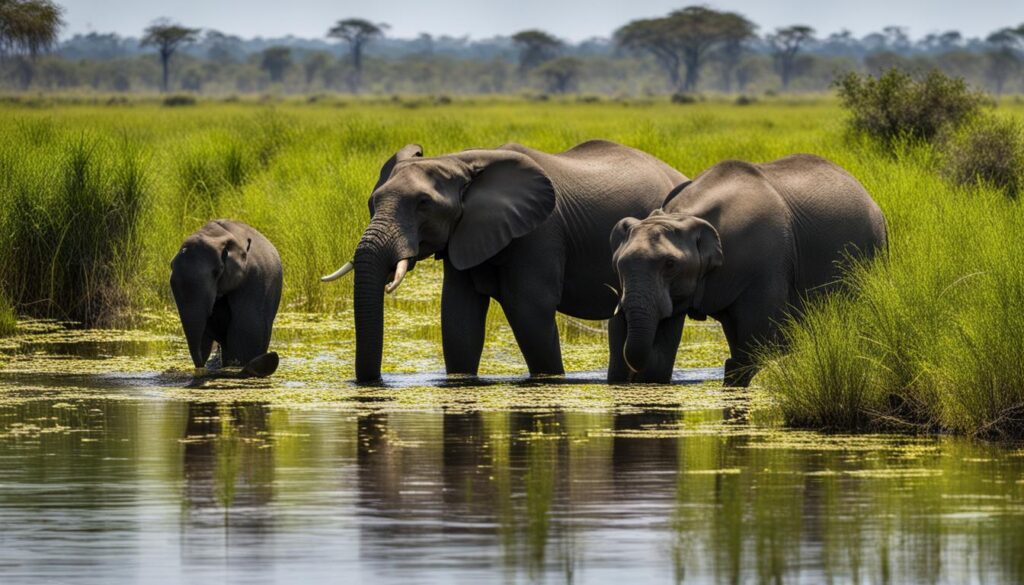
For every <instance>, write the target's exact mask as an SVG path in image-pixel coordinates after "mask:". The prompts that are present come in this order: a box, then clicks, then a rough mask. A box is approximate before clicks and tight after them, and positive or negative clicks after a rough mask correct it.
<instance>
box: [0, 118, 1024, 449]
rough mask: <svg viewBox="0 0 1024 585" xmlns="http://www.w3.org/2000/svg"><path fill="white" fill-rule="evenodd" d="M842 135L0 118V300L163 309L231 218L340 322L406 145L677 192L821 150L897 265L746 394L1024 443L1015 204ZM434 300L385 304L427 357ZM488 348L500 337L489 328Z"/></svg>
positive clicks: (673, 125) (593, 122) (645, 125)
mask: <svg viewBox="0 0 1024 585" xmlns="http://www.w3.org/2000/svg"><path fill="white" fill-rule="evenodd" d="M998 112H999V114H1000V115H1014V116H1021V115H1022V113H1024V104H1020V103H1017V102H1015V101H1005V102H1003V104H1002V105H1001V107H1000V108H999V110H998ZM842 120H843V113H842V112H841V110H840V109H839V107H838V106H837V105H836V104H835V103H834V102H831V101H829V100H820V99H819V100H812V101H808V102H804V103H796V102H783V101H779V102H763V103H757V104H754V105H749V106H737V105H734V104H732V103H726V102H707V103H699V104H693V105H686V106H679V105H671V104H667V103H640V104H637V103H634V104H629V105H624V104H618V103H594V104H589V103H588V104H582V103H575V102H550V103H528V102H523V101H516V100H499V101H495V102H484V101H480V102H472V103H470V102H466V103H462V102H456V103H454V104H448V105H443V104H435V103H433V102H430V101H429V100H424V101H422V102H417V103H416V105H415V107H410V106H409V104H406V103H402V102H399V103H389V102H386V101H379V102H373V103H362V102H346V103H344V104H341V105H339V104H338V103H322V102H320V103H298V102H289V103H278V104H274V105H267V104H258V103H200V104H199V105H197V106H193V107H181V108H166V107H161V106H160V105H159V104H156V103H129V104H114V105H111V106H103V105H94V104H82V105H73V104H60V105H43V106H38V107H37V106H27V105H24V104H16V103H8V104H0V135H2V136H4V137H6V138H7V139H6V140H5V141H3V142H2V144H0V171H2V172H0V210H2V211H0V254H2V255H3V262H2V264H0V283H2V286H3V292H4V296H6V297H7V298H9V299H10V300H11V302H12V303H13V305H14V307H15V308H16V310H17V312H18V313H20V314H28V315H44V316H54V317H60V318H72V319H76V320H80V321H84V322H87V323H97V324H110V323H112V324H123V323H130V322H132V320H133V317H134V316H136V315H138V314H140V313H142V312H145V311H152V310H157V311H163V310H167V309H169V308H170V307H171V301H170V293H169V290H168V287H167V284H166V280H167V276H168V262H169V261H170V258H171V257H172V255H173V254H174V252H175V250H176V249H177V247H178V245H179V243H180V242H181V240H182V238H183V237H184V236H185V235H187V234H188V233H190V232H191V231H193V230H195V229H197V228H198V227H199V226H200V225H202V224H203V223H204V222H205V221H206V220H208V219H210V218H214V217H231V218H237V219H241V220H243V221H247V222H249V223H251V224H252V225H254V226H256V227H257V228H258V229H260V230H261V231H262V232H263V233H265V234H266V235H267V236H268V237H269V238H270V239H271V240H272V241H273V242H274V243H275V244H276V246H277V247H278V249H279V250H280V252H281V255H282V258H283V261H284V264H285V281H286V284H285V291H284V304H285V306H286V308H287V309H288V310H291V311H300V312H339V311H344V310H346V309H347V308H348V303H349V297H350V292H351V289H350V287H351V281H350V280H343V281H340V282H338V283H335V284H334V285H332V286H324V285H321V284H320V283H319V282H318V281H317V277H318V276H319V275H320V274H324V273H327V272H329V271H331V270H333V269H334V268H336V267H337V266H338V265H339V264H341V263H342V262H344V261H345V260H347V259H349V258H350V257H351V254H352V251H353V249H354V247H355V244H356V241H357V239H358V237H359V235H360V233H361V232H362V229H363V227H364V226H365V223H366V221H367V213H366V198H367V196H368V195H369V189H370V187H371V186H372V184H373V182H374V180H375V178H376V176H377V173H378V170H379V167H380V164H381V163H382V162H383V161H384V160H385V159H386V158H387V157H388V156H390V155H391V154H392V153H393V152H394V151H395V150H396V149H398V148H400V147H401V146H403V145H404V144H406V143H409V142H418V143H420V144H422V145H423V146H424V149H425V151H426V153H427V154H428V155H431V154H439V153H444V152H448V151H453V150H458V149H462V148H469V147H487V146H497V145H500V144H503V143H505V142H513V141H514V142H521V143H524V144H528V145H530V146H533V147H536V148H540V149H544V150H550V151H557V150H562V149H565V148H568V147H570V146H572V145H574V144H576V143H578V142H581V141H583V140H587V139H591V138H607V139H612V140H617V141H620V142H623V143H625V144H629V145H631V146H635V147H637V148H640V149H643V150H646V151H649V152H651V153H653V154H655V155H657V156H659V157H661V158H662V159H664V160H666V161H667V162H669V163H670V164H672V165H674V166H675V167H677V168H678V169H680V170H681V171H683V172H684V173H686V174H687V175H690V176H694V175H696V174H697V173H699V172H700V171H701V170H703V169H705V168H707V167H709V166H711V165H712V164H714V163H716V162H718V161H720V160H722V159H726V158H740V159H746V160H752V161H766V160H771V159H773V158H776V157H779V156H783V155H786V154H790V153H793V152H813V153H816V154H820V155H822V156H825V157H828V158H830V159H832V160H834V161H836V162H837V163H839V164H840V165H842V166H844V167H845V168H847V169H848V170H849V171H850V172H852V173H853V174H854V175H855V176H857V177H858V178H859V179H860V180H861V181H862V182H863V183H864V185H865V186H866V187H867V189H868V190H869V191H870V192H871V193H872V194H873V195H874V196H875V198H876V199H877V200H878V201H879V203H880V204H881V206H882V208H883V209H884V211H885V212H886V215H887V217H888V220H889V223H890V233H891V248H892V253H891V256H890V257H889V258H888V259H887V260H885V261H883V262H880V263H879V265H878V266H876V267H874V269H872V270H870V271H864V272H861V273H858V274H856V275H854V278H856V279H857V280H858V281H859V284H860V288H861V289H862V292H861V293H860V295H859V297H857V298H856V299H837V300H835V301H833V302H831V303H830V304H828V305H825V306H822V307H819V308H817V309H816V310H814V311H812V312H811V314H810V317H809V319H808V320H807V321H806V323H805V324H804V325H802V326H799V327H793V328H791V330H790V331H791V335H792V337H793V348H794V351H793V352H792V353H791V354H790V355H788V356H786V357H782V358H777V359H773V360H772V361H771V363H770V364H769V368H768V370H767V371H766V373H765V374H763V375H762V376H760V377H759V378H758V381H759V382H760V383H762V384H765V385H767V386H769V387H770V388H771V389H772V391H773V392H774V393H775V394H776V395H777V396H778V397H779V400H780V404H781V406H782V410H783V413H784V414H785V416H786V419H787V421H788V422H790V423H791V424H800V425H811V426H824V427H834V428H864V427H876V426H880V425H895V426H901V427H905V426H908V425H909V426H910V427H911V428H922V427H923V428H932V429H934V428H942V429H950V430H955V431H959V432H968V433H974V432H984V433H993V434H999V433H1014V432H1017V431H1019V430H1020V426H1021V425H1020V418H1019V416H1020V413H1021V408H1020V405H1021V404H1022V403H1024V366H1022V365H1021V364H1022V363H1024V317H1021V316H1020V314H1019V309H1020V308H1021V307H1024V268H1022V260H1024V257H1022V256H1024V251H1022V246H1021V244H1020V237H1019V234H1020V233H1021V228H1022V227H1024V225H1022V224H1024V218H1022V212H1021V211H1020V205H1019V204H1017V203H1014V202H1011V201H1008V200H1006V199H1005V198H1003V197H1001V196H999V195H998V194H997V193H994V192H989V191H987V190H985V189H983V188H974V187H965V188H953V187H951V186H950V184H949V183H948V182H947V181H946V180H945V179H943V178H942V177H941V176H940V173H939V172H938V171H937V170H936V169H937V167H938V164H937V161H936V159H935V156H936V155H935V154H934V153H933V152H932V151H931V150H930V149H929V148H928V147H917V148H908V149H903V150H901V151H900V152H899V153H898V154H897V155H895V156H892V155H889V154H885V153H882V152H880V151H879V150H877V149H876V148H874V147H872V146H870V145H868V144H866V143H858V142H856V141H854V142H851V141H849V140H846V139H845V136H844V132H843V128H842ZM409 285H411V286H409ZM439 285H440V270H439V266H437V263H423V264H421V265H420V266H419V267H417V269H416V271H415V272H414V273H413V274H412V275H411V276H410V282H409V283H408V285H407V286H404V287H403V288H402V290H401V291H400V293H399V294H398V295H397V297H396V298H392V299H389V301H388V302H389V303H391V304H392V305H403V304H404V305H405V306H406V307H407V308H408V309H409V311H411V312H412V313H414V314H422V316H423V319H422V326H421V327H420V326H418V327H417V328H416V331H417V332H419V333H418V334H419V335H421V336H422V339H424V340H429V342H430V343H433V344H435V345H436V342H437V336H438V332H437V326H436V325H437V323H436V316H437V314H438V313H437V305H438V295H439V290H440V286H439ZM497 319H498V321H499V324H500V317H497ZM573 331H575V330H574V329H572V328H566V331H565V333H566V335H567V336H568V338H569V340H570V341H572V340H573V339H574V337H573V336H574V335H578V336H579V338H582V337H586V341H587V343H583V344H579V345H578V347H577V346H576V344H574V343H570V344H567V345H568V347H567V348H566V350H565V351H566V355H567V360H569V361H572V360H573V359H575V358H574V357H573V352H577V351H586V352H588V353H594V352H600V351H601V347H602V346H603V343H602V342H601V341H600V339H598V338H597V337H596V336H593V335H592V334H588V333H574V332H573ZM491 335H492V336H506V337H507V336H508V332H507V331H506V330H502V329H500V327H499V326H498V325H496V326H495V327H492V328H491ZM591 337H593V339H591ZM413 341H416V340H415V339H402V340H391V341H390V342H393V343H396V344H397V343H407V342H413ZM598 357H600V358H601V359H597V358H596V357H594V356H589V355H588V356H587V358H586V359H583V360H581V363H587V364H591V363H596V362H598V361H603V356H598ZM685 359H686V356H684V355H681V356H680V361H681V362H682V361H684V360H685Z"/></svg>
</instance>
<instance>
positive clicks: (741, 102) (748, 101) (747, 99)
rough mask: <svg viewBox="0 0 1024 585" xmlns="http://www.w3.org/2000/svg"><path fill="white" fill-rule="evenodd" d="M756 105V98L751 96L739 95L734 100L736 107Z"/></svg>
mask: <svg viewBox="0 0 1024 585" xmlns="http://www.w3.org/2000/svg"><path fill="white" fill-rule="evenodd" d="M756 103H757V98H756V97H753V96H749V95H741V96H740V97H738V98H736V105H737V106H749V105H752V104H756Z"/></svg>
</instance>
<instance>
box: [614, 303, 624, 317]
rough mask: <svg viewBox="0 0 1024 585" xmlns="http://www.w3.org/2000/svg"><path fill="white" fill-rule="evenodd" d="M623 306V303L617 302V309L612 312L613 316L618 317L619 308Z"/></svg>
mask: <svg viewBox="0 0 1024 585" xmlns="http://www.w3.org/2000/svg"><path fill="white" fill-rule="evenodd" d="M621 308H622V303H616V304H615V311H614V312H613V313H612V317H616V316H618V314H619V309H621Z"/></svg>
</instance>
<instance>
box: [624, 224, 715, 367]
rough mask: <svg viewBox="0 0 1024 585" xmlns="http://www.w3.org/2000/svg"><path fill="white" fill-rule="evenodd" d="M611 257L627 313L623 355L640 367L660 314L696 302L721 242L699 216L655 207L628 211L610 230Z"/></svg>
mask: <svg viewBox="0 0 1024 585" xmlns="http://www.w3.org/2000/svg"><path fill="white" fill-rule="evenodd" d="M611 245H612V250H613V251H614V254H613V255H612V263H613V266H614V267H615V270H616V272H618V275H619V286H620V287H621V294H622V298H621V301H620V304H619V309H618V311H621V312H622V314H623V316H624V317H625V319H626V343H625V346H624V348H623V357H624V358H625V360H626V365H628V366H629V368H630V369H631V370H633V371H634V372H639V371H642V370H643V369H644V367H645V366H646V364H647V360H648V358H649V356H650V353H651V350H652V347H653V344H654V337H655V334H656V332H657V329H658V324H659V322H660V321H661V320H663V319H666V318H668V317H670V316H672V315H678V314H679V313H680V312H681V311H686V310H687V309H690V308H695V307H697V306H698V304H699V303H700V300H701V296H702V295H703V289H704V278H705V276H706V275H707V273H708V272H709V271H711V270H714V269H715V268H717V267H719V266H721V265H722V244H721V241H720V240H719V237H718V232H717V231H716V230H715V228H714V227H713V226H712V225H711V224H709V223H708V222H706V221H704V220H703V219H700V218H697V217H693V216H687V215H674V214H667V213H664V212H663V211H661V210H656V211H654V212H652V213H651V215H650V216H648V217H647V218H646V219H644V220H642V221H641V220H638V219H635V218H631V217H628V218H626V219H623V220H621V221H620V222H619V223H618V224H616V226H615V228H614V229H613V230H612V235H611Z"/></svg>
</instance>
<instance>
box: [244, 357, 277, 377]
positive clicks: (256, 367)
mask: <svg viewBox="0 0 1024 585" xmlns="http://www.w3.org/2000/svg"><path fill="white" fill-rule="evenodd" d="M280 362H281V360H280V358H279V357H278V356H277V352H276V351H271V352H268V353H265V354H263V355H260V356H256V357H254V358H252V359H251V360H249V363H247V364H245V367H244V368H242V377H243V378H266V377H268V376H270V375H272V374H273V373H274V372H276V371H277V366H278V364H280Z"/></svg>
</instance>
